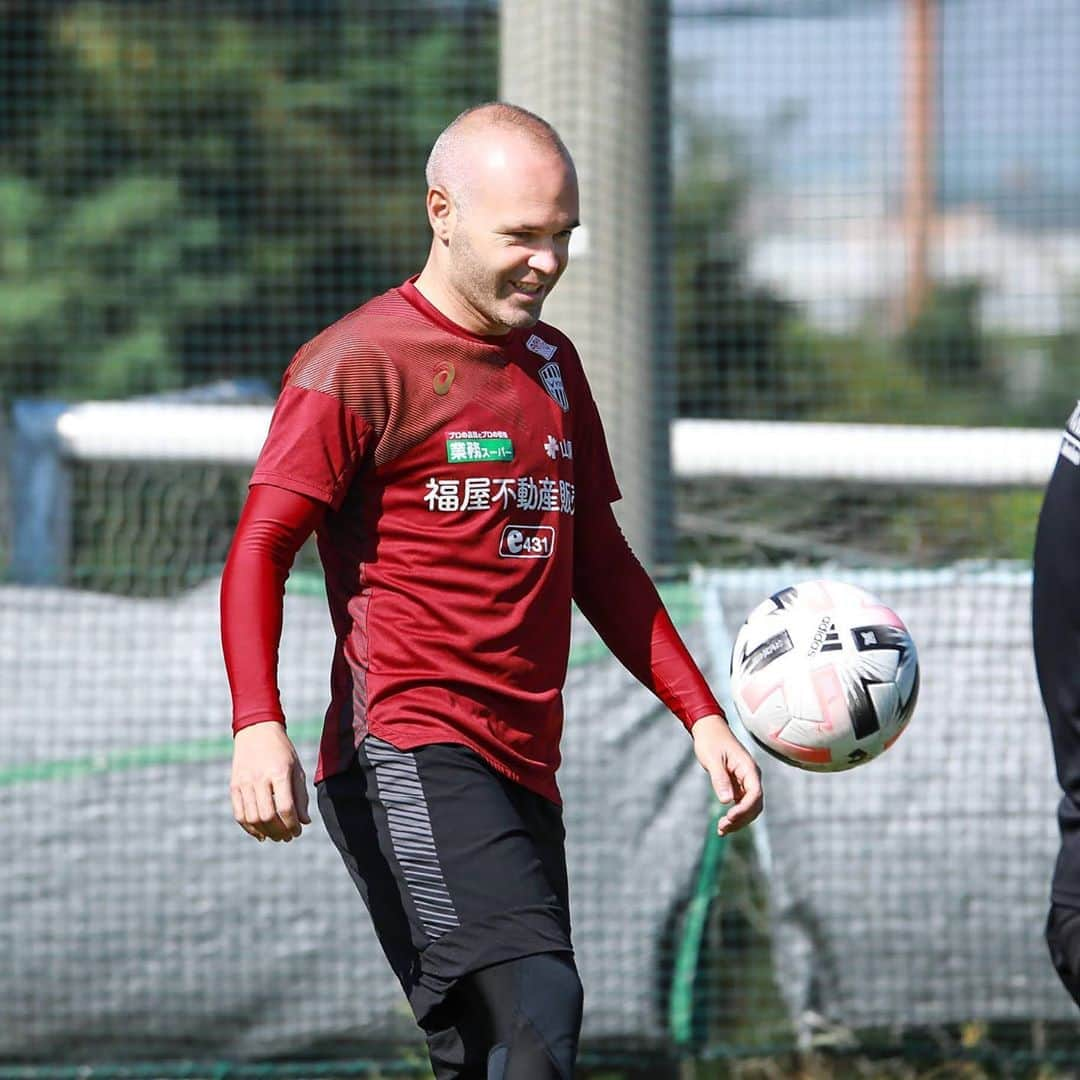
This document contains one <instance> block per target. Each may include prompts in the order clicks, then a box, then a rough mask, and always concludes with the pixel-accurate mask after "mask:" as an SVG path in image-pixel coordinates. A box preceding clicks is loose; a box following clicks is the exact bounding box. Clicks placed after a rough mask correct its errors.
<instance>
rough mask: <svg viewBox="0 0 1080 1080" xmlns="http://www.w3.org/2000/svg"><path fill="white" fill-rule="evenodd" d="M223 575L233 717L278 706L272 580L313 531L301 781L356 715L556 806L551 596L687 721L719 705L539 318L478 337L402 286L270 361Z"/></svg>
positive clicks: (371, 727) (339, 758) (564, 628)
mask: <svg viewBox="0 0 1080 1080" xmlns="http://www.w3.org/2000/svg"><path fill="white" fill-rule="evenodd" d="M251 483H252V485H253V487H252V492H251V495H250V497H249V499H248V503H247V505H246V506H245V510H244V514H243V516H242V518H241V521H240V525H239V526H238V529H237V534H236V538H235V539H234V542H233V547H232V550H231V551H230V554H229V560H228V563H227V565H226V570H225V575H224V578H223V581H222V640H223V645H224V649H225V657H226V664H227V667H228V671H229V678H230V685H231V687H232V692H233V728H234V730H239V729H240V728H243V727H246V726H248V725H249V724H253V723H258V722H260V721H264V720H277V721H281V722H284V717H283V715H282V712H281V707H280V703H279V700H278V692H277V684H276V653H277V645H278V642H279V639H280V633H281V597H282V592H283V586H284V581H285V577H286V576H287V574H288V570H289V567H290V566H291V564H292V560H293V557H294V556H295V553H296V551H297V550H298V549H299V547H300V546H301V545H302V543H303V541H304V539H305V538H306V536H307V535H308V534H309V533H310V532H311V531H312V529H315V530H316V531H317V537H318V546H319V553H320V556H321V558H322V562H323V567H324V570H325V573H326V581H327V594H328V598H329V604H330V613H331V618H332V620H333V625H334V628H335V631H336V636H337V644H336V648H335V653H334V659H333V665H332V672H331V695H332V696H331V703H330V707H329V709H328V710H327V713H326V721H325V726H324V732H323V737H322V741H321V744H320V751H319V764H318V769H317V771H316V780H318V779H321V778H323V777H326V776H330V775H333V774H334V773H336V772H339V771H341V770H342V769H344V768H346V767H347V766H348V764H349V761H350V760H351V757H352V754H353V752H354V750H355V748H356V746H357V745H358V744H359V742H360V740H361V739H362V738H363V737H364V735H365V734H366V733H367V732H368V731H370V732H372V733H374V734H375V735H377V736H378V737H379V738H381V739H385V740H386V741H387V742H389V743H392V744H393V745H394V746H396V747H398V748H399V749H410V748H413V747H416V746H422V745H425V744H428V743H433V742H451V743H459V744H463V745H465V746H469V747H471V748H472V749H474V750H475V751H476V752H477V753H479V754H480V755H481V756H482V757H483V758H484V759H485V760H486V761H488V762H489V763H490V764H491V765H492V766H493V767H494V768H496V769H497V770H499V771H500V772H502V773H503V774H505V775H507V776H509V777H510V778H512V779H513V780H515V781H517V782H518V783H521V784H523V785H524V786H525V787H528V788H530V789H531V790H533V791H536V792H539V793H540V794H541V795H544V796H545V797H547V798H549V799H552V800H553V801H556V802H557V801H559V794H558V788H557V786H556V782H555V771H556V769H557V768H558V765H559V760H560V759H559V739H560V735H561V731H562V719H563V708H562V686H563V682H564V679H565V676H566V667H567V661H568V656H569V649H570V603H571V598H573V599H574V600H576V601H577V603H578V606H579V607H580V608H581V610H582V611H583V612H584V613H585V615H586V616H587V617H588V618H589V620H590V621H591V622H592V623H593V625H594V626H595V627H596V629H597V631H598V632H599V633H600V635H601V637H602V638H603V639H604V640H605V642H606V643H607V644H608V646H609V647H610V648H611V649H612V651H613V653H614V654H615V655H616V656H617V657H618V658H619V660H621V661H622V662H623V664H625V665H626V667H627V668H628V669H629V670H630V671H631V672H632V673H633V674H634V675H635V676H636V677H637V678H639V679H640V680H641V681H642V682H643V683H645V685H647V686H649V687H650V688H651V689H653V690H654V691H655V692H656V693H657V694H658V696H660V697H661V699H662V700H663V701H664V702H665V704H667V705H668V707H669V708H671V709H672V711H674V712H675V713H676V715H678V716H679V718H680V719H681V720H682V721H683V723H684V724H685V725H686V727H687V728H689V727H691V726H692V724H693V722H694V721H695V720H697V719H700V718H701V717H702V716H706V715H709V714H716V713H720V712H721V709H720V707H719V705H718V704H717V702H716V700H715V698H714V697H713V696H712V694H711V693H710V691H709V689H708V687H707V686H706V684H705V682H704V680H703V679H702V677H701V674H700V672H699V671H698V669H697V667H696V666H695V665H694V662H693V661H692V660H691V658H690V656H689V654H688V653H687V651H686V649H685V647H684V646H683V644H682V642H681V640H680V639H679V637H678V634H677V632H676V631H675V629H674V627H673V626H672V624H671V621H670V619H669V618H668V616H667V613H666V612H665V611H664V608H663V605H662V603H661V601H660V599H659V596H658V595H657V593H656V589H655V588H654V587H653V584H652V582H651V581H650V580H649V578H648V575H647V574H646V573H645V571H644V570H643V569H642V567H641V566H640V564H639V563H638V562H637V560H636V559H635V558H634V556H633V554H632V552H631V551H630V549H629V547H628V546H627V544H626V541H625V539H624V538H623V536H622V533H621V532H620V531H619V528H618V525H617V524H616V522H615V518H614V515H613V514H612V511H611V506H610V503H611V502H612V501H613V500H615V499H617V498H619V489H618V487H617V485H616V482H615V477H614V474H613V472H612V468H611V462H610V459H609V457H608V451H607V446H606V443H605V440H604V433H603V429H602V427H601V423H600V418H599V415H598V413H597V410H596V405H595V403H594V402H593V399H592V395H591V393H590V391H589V387H588V384H587V382H586V380H585V374H584V372H583V370H582V367H581V362H580V360H579V359H578V356H577V353H576V351H575V350H574V347H573V345H572V344H571V342H570V341H569V339H567V338H566V337H565V336H564V335H563V334H561V333H560V332H559V331H558V330H556V329H554V328H553V327H550V326H548V325H546V324H544V323H537V324H536V326H535V327H533V328H532V329H529V330H522V331H517V330H515V331H512V332H510V333H509V334H506V335H503V336H500V337H498V338H483V337H478V336H476V335H474V334H471V333H469V332H467V331H466V330H464V329H462V328H461V327H459V326H457V325H455V324H454V323H452V322H450V321H449V320H447V319H446V318H445V317H444V316H443V315H441V314H440V313H439V312H438V311H437V310H436V309H435V308H434V307H433V306H432V305H431V304H429V303H428V302H427V300H425V299H424V297H423V296H422V295H421V294H420V293H419V292H418V291H417V290H416V289H415V288H414V287H413V285H412V283H411V281H410V282H406V283H405V284H404V285H402V286H400V287H399V288H396V289H392V290H390V291H389V292H387V293H385V294H383V295H382V296H379V297H376V298H375V299H374V300H371V301H370V302H369V303H367V304H365V305H364V306H363V307H361V308H358V309H357V310H356V311H354V312H352V313H351V314H349V315H346V316H345V317H344V318H343V319H341V320H339V321H338V322H337V323H335V324H334V325H332V326H331V327H329V328H328V329H326V330H324V331H323V332H322V333H321V334H319V335H318V336H317V337H316V338H314V339H313V340H312V341H310V342H308V343H307V344H306V345H305V346H304V347H303V348H301V349H300V351H299V352H298V353H297V354H296V356H295V357H294V358H293V361H292V363H291V364H290V365H289V367H288V369H287V370H286V372H285V376H284V380H283V384H282V390H281V394H280V397H279V398H278V402H277V406H276V408H275V410H274V415H273V419H272V421H271V425H270V432H269V435H268V436H267V440H266V443H265V445H264V446H263V449H262V452H261V454H260V456H259V460H258V463H257V464H256V467H255V471H254V473H253V475H252V478H251Z"/></svg>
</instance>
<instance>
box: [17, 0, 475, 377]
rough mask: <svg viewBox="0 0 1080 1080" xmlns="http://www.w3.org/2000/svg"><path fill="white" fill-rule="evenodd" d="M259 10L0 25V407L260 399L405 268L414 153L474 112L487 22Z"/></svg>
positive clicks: (94, 5)
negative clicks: (199, 389)
mask: <svg viewBox="0 0 1080 1080" xmlns="http://www.w3.org/2000/svg"><path fill="white" fill-rule="evenodd" d="M265 7H266V6H265V5H259V4H252V3H242V2H239V0H234V2H231V3H219V4H214V5H205V6H199V7H198V10H197V11H196V12H194V14H195V15H197V17H193V9H191V8H189V7H187V6H184V7H177V5H175V4H169V3H165V2H156V0H143V2H140V3H137V4H134V3H124V2H120V0H111V2H104V0H100V2H99V0H94V2H89V0H88V2H75V3H57V4H52V5H36V6H35V5H28V6H25V7H23V6H19V7H18V9H17V10H16V11H13V12H11V13H10V14H9V15H8V16H7V17H6V18H5V19H3V20H2V21H0V27H2V28H0V34H2V35H3V39H4V40H0V50H2V52H3V55H4V56H5V57H8V58H11V60H12V62H10V63H5V64H4V65H3V66H2V67H3V71H4V74H3V75H2V76H0V394H3V395H5V396H7V395H11V394H16V393H18V394H55V395H59V396H65V397H67V396H70V397H79V396H95V397H100V396H105V397H110V396H122V395H127V394H130V393H133V392H145V391H151V390H159V389H166V388H171V387H176V386H183V385H187V384H191V383H194V382H199V381H203V380H205V379H207V378H210V377H214V376H218V375H225V374H237V373H241V372H242V373H244V374H262V375H265V376H267V377H269V378H271V379H276V377H277V376H278V374H279V373H280V371H281V370H282V368H283V366H284V364H285V363H286V362H287V360H288V358H289V356H290V355H291V353H292V352H293V351H294V350H295V349H296V347H297V346H298V345H299V344H300V343H301V342H302V341H303V340H305V339H306V338H307V337H309V336H310V335H311V334H313V333H314V332H316V331H317V330H318V329H320V328H321V327H322V326H324V325H326V324H327V323H328V322H330V321H332V320H333V319H334V318H336V317H338V316H340V315H341V314H343V313H344V312H346V311H348V310H349V309H351V308H352V307H355V306H356V305H357V304H358V303H359V302H361V301H362V300H363V299H364V298H366V296H368V295H370V294H372V293H374V292H376V291H380V290H382V289H384V288H386V287H388V286H390V285H392V284H395V283H396V282H398V281H400V280H402V279H403V278H404V277H405V276H406V275H407V274H408V273H410V272H412V271H413V270H415V269H416V268H418V266H419V263H420V261H421V260H422V258H423V253H424V249H425V247H426V229H425V223H424V217H423V213H422V198H423V161H424V156H425V154H426V152H427V149H428V147H430V144H431V141H432V140H433V138H434V137H435V135H436V134H437V133H438V132H439V130H441V128H442V127H443V126H444V125H445V124H446V123H447V122H448V121H449V120H450V119H451V118H452V117H453V116H454V115H456V113H457V112H459V111H460V110H461V109H463V108H465V107H466V106H467V105H469V104H473V103H475V102H476V101H477V100H483V99H485V98H490V97H494V96H495V82H496V59H495V43H496V42H495V39H496V32H495V24H494V11H493V9H492V8H491V6H490V5H487V4H483V5H478V4H468V3H463V4H461V5H460V6H459V7H458V8H457V9H456V10H455V11H454V12H451V13H450V14H448V13H447V12H446V10H445V5H443V6H442V7H441V8H437V7H436V6H434V5H424V4H409V5H399V6H398V7H397V8H396V9H394V8H387V6H386V5H375V4H352V5H349V4H345V3H330V2H320V3H314V4H304V5H301V4H293V5H289V4H284V5H283V4H275V5H274V12H273V13H274V17H273V18H268V17H266V12H265Z"/></svg>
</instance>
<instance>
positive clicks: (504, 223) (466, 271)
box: [447, 146, 578, 334]
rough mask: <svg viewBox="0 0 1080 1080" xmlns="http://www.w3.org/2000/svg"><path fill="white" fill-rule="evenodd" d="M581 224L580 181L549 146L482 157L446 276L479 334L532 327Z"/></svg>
mask: <svg viewBox="0 0 1080 1080" xmlns="http://www.w3.org/2000/svg"><path fill="white" fill-rule="evenodd" d="M577 223H578V191H577V178H576V176H575V175H574V171H573V168H572V167H571V166H569V165H568V164H567V163H566V162H565V161H563V159H562V158H561V157H560V156H559V155H558V154H556V153H555V152H554V151H550V150H546V149H537V148H535V147H531V146H530V147H527V148H525V149H523V150H522V151H521V152H520V153H518V154H507V155H506V156H504V157H502V158H501V159H494V160H492V161H488V162H485V167H483V168H480V169H478V170H477V175H476V176H475V177H474V178H473V183H472V184H470V186H469V189H468V195H467V198H466V199H465V203H464V205H463V206H458V207H457V210H456V218H455V222H454V227H453V230H452V232H451V234H450V238H449V244H448V256H449V258H448V260H447V277H448V278H449V284H450V285H451V287H452V288H453V290H454V292H455V293H456V294H457V299H458V301H459V302H460V303H461V304H462V306H463V308H464V310H465V312H467V314H468V315H469V316H470V319H469V322H470V324H471V325H470V328H477V332H479V333H481V334H503V333H506V331H508V330H511V329H515V328H522V327H529V326H532V325H533V324H534V323H535V322H536V320H537V319H539V318H540V309H541V308H542V307H543V304H544V300H545V299H546V298H547V295H548V293H550V292H551V290H552V289H553V288H554V287H555V282H557V281H558V280H559V278H560V277H561V276H562V272H563V271H564V270H565V269H566V263H567V258H568V249H569V245H570V232H571V230H572V229H573V228H574V227H575V226H576V225H577Z"/></svg>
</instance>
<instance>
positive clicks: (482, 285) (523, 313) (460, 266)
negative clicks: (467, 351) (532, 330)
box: [450, 232, 540, 333]
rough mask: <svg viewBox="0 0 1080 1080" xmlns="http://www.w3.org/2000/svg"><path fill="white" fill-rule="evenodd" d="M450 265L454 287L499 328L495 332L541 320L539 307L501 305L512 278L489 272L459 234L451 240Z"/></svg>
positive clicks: (507, 301) (476, 309)
mask: <svg viewBox="0 0 1080 1080" xmlns="http://www.w3.org/2000/svg"><path fill="white" fill-rule="evenodd" d="M450 263H451V266H452V268H453V271H454V282H453V283H454V287H455V288H456V289H457V291H458V293H459V294H460V295H461V297H462V298H463V299H464V300H465V302H466V303H467V305H468V306H469V307H470V308H471V309H472V310H473V311H475V312H478V313H479V314H480V315H481V316H482V317H483V318H484V319H486V320H487V321H488V322H489V323H491V324H492V325H494V326H498V327H499V329H498V330H495V331H494V332H495V333H503V332H505V331H507V330H521V329H527V328H528V327H530V326H534V325H535V324H536V322H537V320H538V319H539V318H540V311H539V308H538V309H537V310H536V311H535V312H534V311H530V310H529V309H527V308H520V307H517V306H516V305H514V304H511V303H510V302H509V300H504V301H502V302H500V292H501V291H502V288H503V286H505V285H506V284H508V281H509V279H502V278H501V277H500V275H498V274H496V273H493V272H492V271H490V270H488V269H487V267H485V265H484V263H483V261H482V260H481V259H480V258H479V256H478V255H477V254H476V249H475V248H474V247H473V246H472V244H470V243H469V241H468V240H467V239H466V238H465V237H464V236H462V235H461V233H460V232H459V233H456V234H455V236H454V237H453V238H452V239H451V241H450Z"/></svg>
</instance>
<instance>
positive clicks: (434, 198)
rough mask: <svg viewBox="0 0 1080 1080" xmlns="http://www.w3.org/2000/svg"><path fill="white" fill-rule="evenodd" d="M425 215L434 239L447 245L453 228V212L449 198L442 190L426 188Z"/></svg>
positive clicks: (452, 205) (439, 188)
mask: <svg viewBox="0 0 1080 1080" xmlns="http://www.w3.org/2000/svg"><path fill="white" fill-rule="evenodd" d="M427 213H428V222H429V223H430V225H431V231H432V232H433V233H434V234H435V238H436V239H437V240H439V241H440V242H441V243H443V244H448V243H449V242H450V233H451V231H452V229H453V226H454V217H455V211H454V204H453V202H452V201H451V199H450V196H449V195H448V194H447V193H446V191H445V190H444V189H443V188H441V187H433V188H428V193H427Z"/></svg>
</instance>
